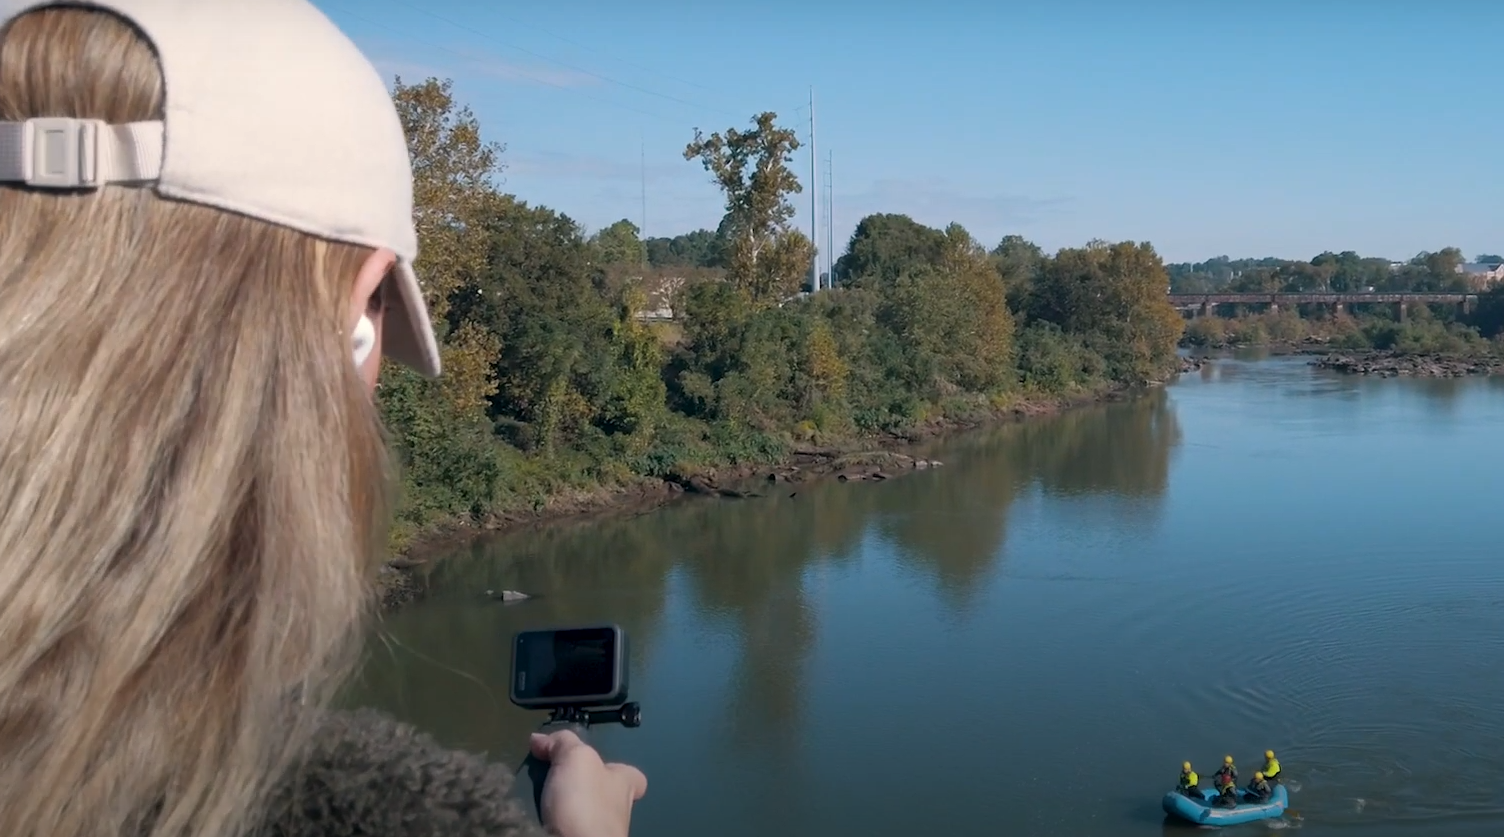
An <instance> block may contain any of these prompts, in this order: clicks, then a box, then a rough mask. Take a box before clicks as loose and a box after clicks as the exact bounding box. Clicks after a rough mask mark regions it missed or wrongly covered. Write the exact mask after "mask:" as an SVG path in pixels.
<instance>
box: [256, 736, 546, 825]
mask: <svg viewBox="0 0 1504 837" xmlns="http://www.w3.org/2000/svg"><path fill="white" fill-rule="evenodd" d="M511 787H512V771H511V770H509V769H508V768H507V767H505V766H503V765H498V764H491V763H489V762H487V761H486V760H485V759H484V758H482V757H480V756H477V755H473V754H470V753H464V752H459V751H455V750H447V749H445V748H443V747H441V746H439V744H438V743H437V742H436V741H434V740H433V739H432V738H430V737H429V736H428V735H426V734H424V733H421V732H419V731H418V730H416V729H415V728H413V727H411V726H409V725H407V724H404V723H401V722H399V721H397V720H395V719H393V718H390V717H388V716H386V715H383V714H381V713H379V712H376V711H375V710H370V709H362V710H358V711H354V712H331V713H330V714H329V716H328V718H327V721H326V723H325V724H324V725H323V727H322V729H321V732H320V734H319V736H318V737H317V738H316V739H315V741H314V742H313V744H312V747H311V749H310V750H309V753H308V756H307V758H306V759H305V760H303V761H302V762H301V763H300V764H299V765H298V766H297V767H295V768H294V769H293V770H292V772H291V773H290V774H289V776H288V777H287V778H286V780H285V781H284V782H283V783H282V785H281V786H280V787H279V788H278V790H277V791H276V792H275V793H274V794H273V795H272V798H271V799H270V800H269V803H270V804H269V806H268V809H267V818H266V820H265V824H266V827H265V829H264V830H263V831H262V832H261V833H262V834H265V835H267V837H524V835H526V836H527V837H541V835H542V834H543V831H542V829H540V828H538V827H537V825H536V824H534V823H533V822H532V818H531V817H530V816H528V813H527V811H526V810H525V809H524V808H523V807H522V806H521V805H520V804H519V803H518V802H517V801H516V800H513V799H511V798H509V796H508V794H509V792H510V790H511Z"/></svg>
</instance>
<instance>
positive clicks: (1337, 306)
mask: <svg viewBox="0 0 1504 837" xmlns="http://www.w3.org/2000/svg"><path fill="white" fill-rule="evenodd" d="M1169 299H1170V304H1171V305H1173V306H1175V307H1176V308H1179V309H1180V310H1181V311H1189V312H1191V316H1193V317H1194V316H1197V315H1206V316H1209V315H1211V314H1212V313H1214V312H1215V311H1216V309H1217V306H1218V305H1265V306H1268V308H1269V310H1270V311H1278V310H1279V307H1280V306H1281V305H1330V306H1332V308H1333V310H1335V311H1338V312H1340V311H1342V309H1343V308H1344V307H1345V306H1348V305H1395V306H1397V307H1398V309H1399V315H1400V319H1401V320H1403V319H1405V313H1406V311H1407V310H1408V309H1409V307H1410V306H1411V305H1412V304H1419V305H1458V306H1461V307H1462V313H1464V314H1466V313H1469V312H1471V311H1472V310H1473V306H1474V305H1476V304H1477V303H1478V295H1477V294H1432V293H1390V294H1386V293H1358V294H1313V293H1278V294H1170V295H1169Z"/></svg>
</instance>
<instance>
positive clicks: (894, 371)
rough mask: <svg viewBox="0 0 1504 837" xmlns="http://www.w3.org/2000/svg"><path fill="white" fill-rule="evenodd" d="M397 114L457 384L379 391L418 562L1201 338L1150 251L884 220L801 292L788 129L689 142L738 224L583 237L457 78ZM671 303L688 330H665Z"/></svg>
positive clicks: (394, 382) (760, 120)
mask: <svg viewBox="0 0 1504 837" xmlns="http://www.w3.org/2000/svg"><path fill="white" fill-rule="evenodd" d="M393 96H394V98H395V101H396V103H397V106H398V110H399V113H400V115H401V117H402V121H403V124H404V127H405V129H406V131H407V136H408V142H409V146H410V151H411V154H412V159H413V165H414V177H415V201H416V204H417V207H416V218H417V223H418V226H419V236H420V240H421V252H420V256H419V263H418V265H417V267H418V270H419V274H420V275H421V276H422V277H423V279H424V286H425V287H424V290H425V293H426V294H427V296H428V303H429V305H430V306H432V311H433V315H434V319H435V323H436V328H437V329H438V330H439V332H440V336H441V342H442V346H443V349H442V352H443V361H444V365H445V374H444V376H443V377H442V378H440V379H438V380H435V381H430V380H425V379H423V378H420V377H418V376H416V375H414V374H412V373H411V372H409V371H407V370H405V369H402V368H401V367H397V366H394V365H389V366H388V367H387V368H385V369H384V370H383V373H382V380H381V395H382V397H381V407H382V410H383V413H384V418H385V421H386V424H387V427H388V428H389V432H390V439H391V445H392V447H393V451H394V456H395V458H396V460H397V462H398V464H399V466H400V468H401V474H402V494H401V497H400V502H399V507H398V526H397V529H396V531H395V532H394V545H395V546H397V547H399V548H400V547H402V546H403V545H404V544H405V543H407V542H408V541H410V539H411V538H413V537H414V536H416V535H420V534H422V533H423V532H425V531H427V530H429V529H431V528H433V527H437V526H443V525H448V524H455V523H459V524H482V525H483V524H484V523H485V522H486V521H487V520H488V518H491V517H492V516H494V515H497V514H504V513H507V512H510V511H515V510H518V509H542V508H545V507H547V506H548V504H549V503H551V502H552V501H554V499H555V498H558V497H560V496H566V495H569V494H571V493H574V492H581V491H589V490H593V489H596V488H599V487H601V486H609V485H614V484H623V483H627V482H630V481H633V480H638V479H643V478H658V479H663V478H682V477H684V476H687V475H692V474H694V473H696V472H700V471H704V470H706V469H714V468H718V467H722V466H727V465H744V464H752V463H772V462H775V461H777V460H779V459H781V458H784V457H785V456H787V455H788V454H789V453H790V452H791V450H792V449H793V448H794V447H795V446H798V445H801V444H822V445H838V444H842V443H845V442H850V441H852V440H855V439H858V438H861V437H864V436H878V435H894V434H898V435H903V434H908V433H911V432H913V431H915V430H916V429H917V428H920V427H922V426H924V425H926V424H931V423H936V422H942V421H945V420H951V419H955V420H968V421H969V420H976V419H978V418H982V417H984V416H986V415H988V414H995V413H998V412H1000V411H1006V410H1011V409H1013V408H1015V407H1016V406H1018V405H1019V404H1020V403H1021V402H1023V401H1027V400H1031V399H1054V398H1061V397H1068V396H1073V395H1077V394H1081V393H1090V392H1093V391H1097V390H1100V389H1103V388H1106V387H1109V386H1114V385H1134V384H1142V383H1145V382H1148V381H1151V380H1157V379H1162V378H1163V377H1164V376H1165V375H1166V374H1168V372H1169V371H1170V370H1171V369H1172V368H1173V366H1174V364H1176V363H1177V360H1176V356H1175V352H1176V346H1177V343H1178V341H1179V340H1180V337H1181V332H1182V324H1183V321H1182V319H1181V317H1180V315H1179V314H1178V313H1177V312H1176V311H1175V310H1174V309H1173V308H1172V307H1171V306H1170V304H1169V303H1168V301H1167V299H1166V297H1165V288H1166V286H1167V284H1168V282H1169V276H1168V274H1167V272H1166V270H1165V266H1164V264H1163V262H1162V260H1161V259H1160V257H1159V256H1158V255H1157V254H1156V253H1155V251H1154V248H1153V247H1152V246H1151V245H1150V244H1148V243H1136V242H1120V243H1109V242H1103V241H1093V242H1089V243H1087V244H1086V245H1084V246H1082V247H1076V248H1066V249H1062V250H1060V251H1059V252H1057V253H1054V254H1047V253H1045V252H1043V251H1042V250H1041V249H1040V248H1039V247H1037V246H1035V245H1034V244H1032V243H1030V242H1028V241H1026V240H1024V239H1022V238H1020V237H1017V236H1009V237H1006V238H1004V239H1003V240H1002V241H1000V242H998V243H997V244H996V245H995V246H993V247H990V248H989V247H986V246H984V245H983V244H982V243H980V242H978V241H977V240H976V239H974V238H973V237H972V235H971V234H970V233H969V232H968V231H967V230H965V229H964V228H963V227H961V226H960V225H959V224H951V225H950V226H948V227H946V228H945V229H935V228H932V227H928V226H925V225H922V224H919V223H917V222H915V221H914V220H912V219H911V218H909V217H907V216H904V215H897V214H878V215H872V216H869V217H867V218H864V219H863V220H862V221H861V222H860V224H858V226H857V229H856V231H855V232H854V234H853V235H852V237H851V240H850V242H849V243H848V245H847V247H846V250H845V252H844V254H842V255H841V256H840V258H839V259H837V261H836V263H835V272H836V278H837V280H838V284H837V287H835V288H834V289H831V290H828V291H822V292H820V293H818V294H813V295H811V294H801V293H800V291H801V289H802V288H805V287H807V281H808V275H809V265H810V264H811V261H812V256H813V253H814V249H813V248H814V245H813V243H812V242H811V241H810V240H809V238H808V236H806V235H804V234H803V233H802V232H801V231H799V230H798V229H796V228H794V227H793V226H792V224H791V223H790V222H791V219H792V217H793V206H792V204H791V202H790V201H791V198H792V196H794V195H797V194H799V193H800V192H801V191H802V188H803V186H802V184H801V183H800V182H799V179H798V178H797V176H796V175H795V174H794V172H793V171H792V169H791V167H790V166H791V163H792V160H793V154H794V152H795V151H797V150H798V148H799V147H800V144H799V141H798V138H797V136H796V134H795V132H794V131H792V130H790V129H788V128H785V127H782V126H781V125H779V123H778V118H777V116H776V114H773V113H761V114H757V115H756V116H754V117H753V118H752V119H751V120H750V121H749V123H748V124H747V125H746V126H745V127H741V128H729V129H726V130H724V131H717V132H713V133H709V134H706V133H704V132H702V131H699V130H696V131H694V132H693V134H692V135H691V136H687V137H686V140H687V142H686V146H685V148H684V157H685V159H686V165H698V166H700V167H702V168H703V169H704V171H705V173H706V175H707V177H708V179H709V180H710V181H711V182H713V183H714V184H715V185H716V186H717V187H718V188H719V189H720V191H721V193H722V195H723V197H724V198H725V212H724V215H723V217H722V220H721V223H720V224H719V226H718V228H717V229H716V230H714V231H709V230H700V231H696V232H692V233H688V234H686V235H683V236H678V237H674V238H655V239H648V240H646V241H644V240H643V239H642V238H641V237H640V231H638V230H637V228H636V227H635V226H634V225H632V224H631V223H630V222H629V221H625V220H623V221H620V222H617V223H615V224H612V225H610V226H608V227H606V228H605V229H602V230H600V231H598V232H595V233H594V234H587V232H586V230H584V229H583V228H582V227H581V225H580V224H579V223H578V222H576V221H575V220H574V219H572V218H570V217H569V216H568V215H565V214H563V213H562V212H559V211H557V210H554V209H551V208H548V207H543V206H536V205H529V204H528V203H526V202H524V201H521V200H519V199H517V198H516V197H515V196H512V195H509V194H506V193H505V192H503V191H502V190H501V189H500V187H499V186H498V185H497V184H498V174H499V173H500V172H501V171H502V169H503V154H504V148H503V146H501V145H499V144H496V143H494V142H491V141H489V140H488V139H486V138H485V137H484V136H483V134H482V131H481V129H480V126H479V124H478V122H477V120H476V118H475V116H474V115H473V113H472V112H471V111H470V110H469V109H468V108H466V107H465V106H463V105H462V104H461V103H459V102H456V101H455V100H454V98H453V94H452V89H451V86H450V84H449V82H447V81H441V80H439V79H428V80H426V81H423V82H421V83H418V84H405V83H403V82H402V80H401V79H397V80H396V82H395V85H394V90H393ZM659 308H665V309H668V310H670V311H671V312H672V316H671V317H670V318H668V319H666V320H661V319H659V318H654V317H650V316H646V315H647V314H648V313H650V312H651V311H654V310H657V309H659Z"/></svg>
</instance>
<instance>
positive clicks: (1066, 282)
mask: <svg viewBox="0 0 1504 837" xmlns="http://www.w3.org/2000/svg"><path fill="white" fill-rule="evenodd" d="M1167 285H1168V279H1167V277H1166V275H1165V269H1164V264H1163V263H1162V262H1161V261H1160V259H1159V255H1158V254H1157V253H1155V252H1154V247H1153V246H1152V245H1150V244H1149V243H1148V242H1144V243H1140V244H1135V243H1133V242H1128V241H1125V242H1121V243H1119V244H1109V243H1107V242H1104V241H1093V242H1090V243H1089V244H1087V245H1086V246H1085V247H1081V248H1067V249H1064V250H1061V251H1060V252H1059V253H1057V254H1056V255H1055V257H1054V258H1052V259H1050V260H1049V261H1048V262H1047V263H1046V264H1045V265H1044V266H1043V268H1042V269H1041V270H1040V274H1039V279H1038V280H1037V281H1036V282H1035V285H1034V289H1033V292H1032V293H1031V294H1030V298H1029V302H1028V304H1029V308H1030V311H1031V313H1032V314H1033V316H1034V317H1035V318H1036V319H1041V320H1046V321H1049V322H1052V323H1056V324H1057V325H1059V326H1060V327H1061V329H1062V330H1063V331H1065V332H1066V333H1067V334H1074V335H1077V336H1079V337H1081V338H1082V339H1084V340H1086V341H1087V345H1089V346H1091V347H1092V348H1093V349H1094V350H1096V351H1097V352H1098V353H1100V354H1101V355H1102V356H1103V357H1104V358H1105V359H1106V360H1107V363H1108V369H1109V371H1110V373H1111V374H1112V375H1114V376H1116V377H1120V378H1122V379H1124V380H1132V381H1144V380H1148V379H1150V378H1152V377H1154V376H1155V374H1156V373H1157V372H1158V371H1159V370H1161V369H1163V368H1164V366H1165V364H1166V363H1168V362H1169V360H1170V359H1171V358H1172V357H1173V356H1174V354H1175V347H1176V345H1177V344H1178V343H1179V341H1180V335H1181V330H1182V329H1183V327H1184V322H1183V320H1182V318H1181V316H1180V314H1179V312H1177V311H1176V310H1175V309H1174V307H1172V306H1171V305H1170V302H1169V300H1168V299H1167V298H1166V297H1165V288H1166V286H1167Z"/></svg>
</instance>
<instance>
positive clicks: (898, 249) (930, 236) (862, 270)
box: [836, 214, 945, 285]
mask: <svg viewBox="0 0 1504 837" xmlns="http://www.w3.org/2000/svg"><path fill="white" fill-rule="evenodd" d="M944 247H945V234H944V233H942V232H940V231H939V230H937V229H935V228H933V227H926V226H925V225H923V224H921V223H919V222H917V221H915V220H914V219H912V218H910V217H909V216H907V215H896V214H876V215H868V216H867V217H865V218H863V219H862V220H861V221H858V222H857V225H856V230H855V231H854V232H852V234H851V241H850V242H849V243H847V245H846V253H845V255H843V256H841V258H840V259H838V260H837V261H836V280H837V281H839V282H840V283H841V284H843V285H861V284H864V283H865V284H869V285H870V284H873V283H878V284H883V283H892V282H895V281H897V279H898V277H900V276H903V275H905V274H908V273H913V272H915V271H916V270H920V269H922V268H925V267H931V266H934V265H936V264H938V263H939V261H940V254H941V251H942V250H943V249H944Z"/></svg>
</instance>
